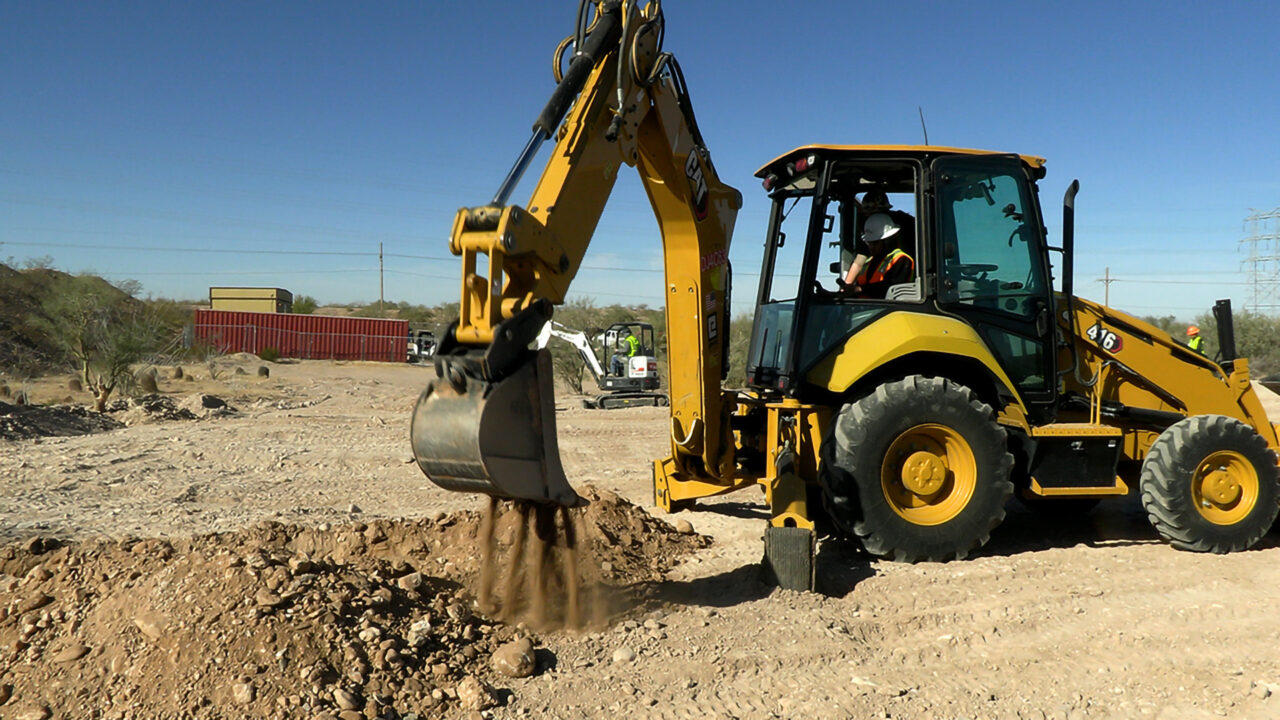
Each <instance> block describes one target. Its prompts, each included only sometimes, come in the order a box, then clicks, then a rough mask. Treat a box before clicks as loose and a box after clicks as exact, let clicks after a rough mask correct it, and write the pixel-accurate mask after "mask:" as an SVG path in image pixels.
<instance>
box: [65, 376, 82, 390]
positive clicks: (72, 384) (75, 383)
mask: <svg viewBox="0 0 1280 720" xmlns="http://www.w3.org/2000/svg"><path fill="white" fill-rule="evenodd" d="M67 389H68V390H70V391H71V392H84V385H82V384H81V383H80V378H74V377H73V378H71V379H70V380H68V381H67Z"/></svg>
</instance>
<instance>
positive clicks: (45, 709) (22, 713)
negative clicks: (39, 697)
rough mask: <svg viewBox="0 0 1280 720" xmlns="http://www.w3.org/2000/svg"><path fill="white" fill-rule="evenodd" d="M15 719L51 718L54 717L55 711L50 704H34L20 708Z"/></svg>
mask: <svg viewBox="0 0 1280 720" xmlns="http://www.w3.org/2000/svg"><path fill="white" fill-rule="evenodd" d="M13 717H14V720H49V718H51V717H53V711H52V710H50V709H49V706H48V705H34V706H31V707H26V708H18V712H17V714H16V715H14V716H13Z"/></svg>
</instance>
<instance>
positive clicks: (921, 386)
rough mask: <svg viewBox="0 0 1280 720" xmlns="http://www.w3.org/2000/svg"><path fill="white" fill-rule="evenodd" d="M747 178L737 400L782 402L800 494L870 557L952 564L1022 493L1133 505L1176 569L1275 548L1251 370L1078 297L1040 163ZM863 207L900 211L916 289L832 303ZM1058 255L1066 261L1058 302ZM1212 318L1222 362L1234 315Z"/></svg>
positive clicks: (893, 160) (791, 163)
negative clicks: (762, 222) (745, 338)
mask: <svg viewBox="0 0 1280 720" xmlns="http://www.w3.org/2000/svg"><path fill="white" fill-rule="evenodd" d="M758 176H759V177H761V178H762V179H763V184H764V187H765V189H766V190H767V191H768V192H769V193H770V197H771V198H772V200H773V211H772V213H771V220H770V228H769V231H768V234H767V238H768V240H767V243H766V246H765V253H764V260H763V265H762V269H761V283H760V287H759V294H758V296H757V306H758V307H757V312H756V324H755V327H754V329H753V334H752V340H751V346H750V351H749V355H748V358H747V378H748V384H749V385H750V386H751V388H753V390H754V391H755V393H756V394H757V395H758V396H759V397H761V398H771V397H772V398H781V399H782V400H785V401H790V402H791V404H792V407H794V410H788V409H786V407H785V402H777V403H775V404H774V405H770V404H768V403H766V405H765V407H775V406H776V407H777V408H778V409H777V410H776V411H773V412H775V413H776V414H778V415H780V416H781V417H783V418H785V417H786V416H787V415H788V414H790V415H792V416H793V417H792V420H791V424H792V425H793V426H800V427H808V428H809V430H808V431H807V432H804V433H800V434H799V436H798V439H799V440H800V442H796V443H794V444H793V445H792V450H791V452H793V453H794V454H795V455H796V457H797V461H796V463H795V464H796V466H797V467H798V468H800V471H799V473H798V474H799V475H800V476H801V477H803V478H804V479H805V481H806V483H807V485H808V487H809V489H810V490H816V489H817V488H820V489H821V494H820V496H821V498H822V502H823V504H824V505H825V509H826V510H827V511H828V512H829V513H830V515H831V516H832V518H833V520H835V522H836V524H837V525H838V526H839V527H841V528H842V529H843V530H845V531H846V532H848V533H849V534H851V535H853V536H855V537H857V538H858V539H859V540H860V541H861V542H862V544H863V545H864V546H865V547H866V548H867V549H868V550H869V551H870V552H872V553H874V554H877V555H881V556H885V557H890V558H895V559H900V560H909V561H914V560H926V559H927V560H948V559H952V558H960V557H964V556H965V555H966V554H968V553H969V552H971V551H972V550H974V549H975V548H977V547H979V546H981V545H982V544H983V543H985V542H986V540H987V539H988V536H989V533H990V531H991V530H992V529H993V528H994V527H995V526H996V525H997V524H999V522H1000V521H1001V520H1002V519H1003V517H1004V506H1005V502H1006V500H1007V499H1008V497H1009V496H1010V495H1011V494H1012V493H1013V492H1014V491H1015V490H1017V492H1018V493H1019V495H1020V497H1021V498H1022V499H1023V500H1025V501H1026V502H1027V503H1028V504H1029V505H1032V506H1033V507H1039V506H1043V505H1046V504H1047V503H1050V502H1052V501H1062V500H1066V501H1069V504H1070V506H1071V507H1076V508H1081V507H1083V508H1087V507H1089V505H1088V503H1089V502H1091V501H1095V500H1096V499H1099V498H1104V497H1108V496H1115V495H1123V494H1126V493H1127V492H1129V491H1130V490H1131V489H1132V488H1138V489H1139V490H1140V491H1141V493H1142V498H1143V503H1144V505H1145V507H1146V509H1147V511H1148V514H1149V516H1150V518H1151V521H1152V523H1153V524H1154V525H1155V527H1156V529H1157V530H1158V531H1159V532H1160V533H1161V535H1163V536H1164V537H1165V538H1167V539H1169V540H1170V541H1171V542H1172V543H1173V544H1175V545H1176V546H1178V547H1182V548H1186V549H1193V550H1204V551H1213V552H1226V551H1229V550H1238V549H1242V548H1246V547H1249V546H1251V545H1253V544H1254V543H1256V542H1257V541H1258V540H1259V539H1260V538H1261V537H1262V535H1263V534H1265V533H1266V531H1267V530H1268V529H1269V527H1270V526H1271V523H1272V521H1273V520H1274V519H1275V517H1276V511H1277V501H1278V499H1280V496H1278V493H1277V473H1276V459H1275V452H1274V451H1275V449H1276V447H1277V442H1276V432H1275V428H1274V427H1273V426H1272V425H1271V424H1270V423H1269V422H1268V421H1267V419H1266V416H1265V414H1264V412H1263V410H1262V407H1261V405H1260V403H1259V401H1258V399H1257V397H1256V395H1255V394H1254V393H1253V390H1252V388H1251V386H1250V383H1249V374H1248V361H1247V360H1244V359H1242V358H1236V357H1234V350H1228V351H1227V352H1226V354H1225V355H1224V357H1222V358H1220V362H1216V363H1215V362H1213V361H1211V360H1208V359H1205V358H1203V357H1201V356H1200V355H1198V354H1197V353H1195V352H1193V351H1191V350H1190V349H1189V348H1187V347H1186V346H1184V345H1182V344H1181V343H1178V342H1176V341H1174V340H1173V339H1172V338H1171V337H1170V336H1169V335H1168V334H1167V333H1164V332H1162V331H1160V330H1159V329H1157V328H1155V327H1152V326H1151V325H1149V324H1147V323H1144V322H1142V321H1141V320H1138V319H1137V318H1134V317H1131V316H1128V315H1126V314H1124V313H1121V312H1118V311H1115V310H1112V309H1110V308H1105V307H1102V306H1100V305H1098V304H1096V303H1093V302H1089V301H1087V300H1083V299H1080V298H1076V297H1074V296H1073V295H1072V279H1071V276H1072V262H1071V259H1072V252H1073V250H1072V245H1073V239H1072V234H1073V230H1072V225H1073V217H1074V215H1073V213H1074V198H1075V193H1076V190H1077V188H1078V185H1077V184H1074V183H1073V185H1072V186H1071V189H1070V190H1069V191H1068V193H1067V198H1066V202H1065V203H1064V235H1065V237H1064V238H1063V244H1062V246H1061V247H1058V248H1053V247H1050V246H1049V244H1048V242H1047V240H1046V230H1045V224H1044V221H1043V219H1042V214H1041V210H1040V206H1039V202H1038V192H1037V187H1036V183H1037V181H1038V180H1039V179H1041V178H1042V177H1043V176H1044V161H1043V160H1042V159H1040V158H1036V157H1029V156H1018V155H1008V154H998V153H988V152H980V151H973V150H961V149H954V148H939V147H877V146H870V147H841V146H834V147H833V146H811V147H803V148H798V149H796V150H794V151H792V152H790V153H787V154H786V155H783V156H781V157H779V158H778V159H776V160H774V161H773V162H771V163H769V164H768V165H766V166H765V167H764V168H762V169H761V170H760V171H759V173H758ZM868 191H875V192H884V193H887V195H888V197H889V198H890V201H891V203H892V205H893V208H894V210H893V212H897V213H899V214H898V216H897V217H898V218H901V220H900V221H899V224H900V225H902V226H903V227H902V229H901V231H900V232H898V233H897V234H895V236H894V237H895V238H896V239H897V243H898V249H899V250H901V251H902V252H905V253H908V254H910V255H911V257H912V258H913V259H914V268H915V272H914V274H913V275H912V277H910V279H909V280H907V281H904V282H902V283H899V284H896V285H893V286H890V287H887V288H885V289H884V291H883V294H882V295H879V296H875V295H873V296H870V297H869V296H867V295H865V294H862V293H857V292H850V291H848V290H845V289H841V290H839V291H836V290H830V289H828V287H827V286H828V284H830V286H831V287H835V284H834V282H832V281H833V280H834V279H835V278H836V277H837V276H839V275H841V274H842V273H843V271H844V269H845V268H847V267H848V265H849V263H850V262H851V261H852V257H853V256H854V254H855V252H856V251H857V250H858V246H857V238H858V236H859V231H860V228H861V227H862V225H863V224H864V223H866V222H867V220H866V214H865V212H863V208H862V204H861V203H860V202H859V199H860V198H866V193H867V192H868ZM795 210H800V212H794V211H795ZM1051 251H1058V252H1061V253H1062V258H1061V260H1062V262H1061V267H1060V271H1061V272H1062V274H1063V282H1062V291H1060V292H1058V291H1055V290H1054V288H1053V277H1052V275H1051V269H1052V267H1053V264H1052V262H1051V258H1052V256H1051ZM873 261H874V258H873ZM1215 312H1216V313H1218V314H1219V317H1220V322H1221V326H1222V328H1223V332H1224V333H1225V335H1224V337H1223V338H1222V340H1223V347H1227V348H1233V347H1234V344H1233V342H1232V341H1230V339H1229V337H1227V336H1226V335H1229V334H1230V332H1231V330H1230V328H1231V318H1230V309H1229V303H1227V304H1224V303H1220V304H1219V307H1218V308H1216V309H1215ZM746 414H747V416H748V417H746V418H741V419H739V421H738V422H737V424H736V427H738V428H740V429H742V430H743V433H742V436H743V437H744V438H746V437H747V436H750V435H752V434H754V435H756V436H759V437H762V438H767V437H768V436H769V434H770V426H771V425H772V424H775V423H777V422H778V421H779V418H777V417H773V416H771V415H770V414H769V413H767V412H765V411H763V410H756V411H754V412H751V411H749V412H748V413H746ZM807 416H812V419H811V420H809V419H807ZM743 444H744V445H750V444H751V443H750V442H744V443H743ZM756 445H757V446H762V445H763V446H764V447H766V448H769V447H772V446H770V445H769V442H768V441H767V440H766V441H765V442H764V443H763V444H762V443H758V442H757V443H756ZM774 452H777V451H776V449H775V450H774ZM743 457H744V458H745V459H748V460H751V461H754V462H753V463H751V464H748V466H747V467H746V469H747V471H749V472H753V473H758V474H760V475H761V476H763V477H769V476H771V475H772V476H773V478H774V482H775V483H777V482H778V479H779V478H782V477H783V475H782V474H780V473H779V472H778V470H777V469H776V463H769V462H768V453H767V452H765V453H760V454H755V455H752V454H746V455H744V456H743ZM815 484H816V486H817V488H815V487H814V486H815ZM789 495H790V496H796V495H797V493H796V492H795V491H794V490H793V491H790V492H789ZM808 497H809V499H816V498H817V497H819V494H818V493H817V492H809V493H808ZM1067 505H1068V503H1061V506H1063V507H1066V506H1067ZM805 511H806V513H812V512H814V511H816V508H813V507H811V506H809V505H806V507H805ZM774 515H775V522H774V524H775V525H779V523H778V522H777V518H778V516H779V513H777V512H776V511H775V513H774Z"/></svg>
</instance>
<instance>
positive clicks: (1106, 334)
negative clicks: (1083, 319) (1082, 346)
mask: <svg viewBox="0 0 1280 720" xmlns="http://www.w3.org/2000/svg"><path fill="white" fill-rule="evenodd" d="M1084 335H1085V337H1087V338H1089V339H1090V340H1092V341H1094V342H1095V343H1097V344H1098V347H1100V348H1102V349H1103V350H1106V351H1107V352H1109V353H1118V352H1120V350H1121V349H1122V348H1123V347H1124V340H1123V339H1121V338H1120V336H1119V335H1117V334H1115V333H1113V332H1111V331H1110V330H1108V329H1106V328H1105V327H1103V326H1102V323H1098V324H1096V325H1094V326H1093V327H1091V328H1089V329H1088V330H1087V331H1085V334H1084Z"/></svg>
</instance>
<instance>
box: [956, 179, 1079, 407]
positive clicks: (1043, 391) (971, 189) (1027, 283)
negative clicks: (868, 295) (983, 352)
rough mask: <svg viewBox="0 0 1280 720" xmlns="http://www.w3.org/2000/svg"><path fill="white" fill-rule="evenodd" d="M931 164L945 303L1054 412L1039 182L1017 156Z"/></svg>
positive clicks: (1035, 401)
mask: <svg viewBox="0 0 1280 720" xmlns="http://www.w3.org/2000/svg"><path fill="white" fill-rule="evenodd" d="M932 170H933V172H932V179H933V193H934V202H933V210H934V218H935V227H936V228H937V231H936V232H935V233H934V237H935V242H936V243H937V246H936V247H935V252H936V253H937V254H936V256H935V257H937V258H938V266H937V270H938V271H937V273H936V275H935V277H936V282H937V287H936V292H937V298H938V304H939V306H940V307H941V308H942V309H943V310H944V311H947V312H950V313H953V314H955V315H958V316H960V317H962V318H964V319H965V320H967V321H968V322H969V323H970V324H971V325H973V327H975V328H976V329H977V331H978V334H979V335H980V336H981V337H982V339H983V340H984V341H985V342H986V344H987V346H988V348H989V349H990V350H991V352H992V353H993V354H994V355H995V357H996V359H997V360H998V361H999V362H1000V364H1001V366H1002V367H1003V368H1004V370H1005V372H1006V373H1008V375H1009V377H1010V379H1011V380H1013V382H1014V385H1015V386H1016V389H1017V391H1018V393H1019V394H1020V395H1021V396H1022V400H1023V402H1024V403H1026V404H1027V406H1028V409H1029V410H1031V412H1032V414H1033V415H1034V416H1038V417H1040V418H1044V417H1047V416H1051V415H1052V413H1053V405H1054V401H1055V397H1056V390H1057V387H1056V377H1057V376H1056V374H1055V370H1056V368H1055V365H1054V359H1055V354H1054V347H1053V332H1054V323H1053V312H1054V310H1053V286H1052V280H1051V278H1050V275H1049V263H1048V252H1047V248H1046V246H1045V239H1044V232H1043V227H1044V225H1043V223H1042V222H1041V219H1040V211H1039V204H1038V202H1037V200H1036V194H1035V186H1034V185H1033V183H1032V180H1031V178H1030V177H1028V175H1027V173H1026V171H1025V169H1024V165H1023V163H1022V162H1021V160H1019V159H1018V158H1017V157H1016V156H973V157H968V156H950V157H946V158H940V159H938V160H936V161H934V163H933V165H932Z"/></svg>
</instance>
